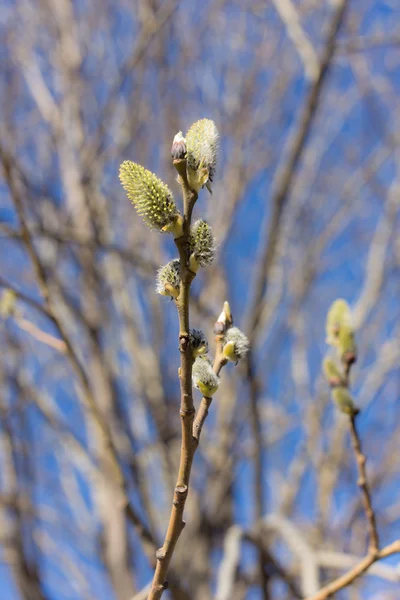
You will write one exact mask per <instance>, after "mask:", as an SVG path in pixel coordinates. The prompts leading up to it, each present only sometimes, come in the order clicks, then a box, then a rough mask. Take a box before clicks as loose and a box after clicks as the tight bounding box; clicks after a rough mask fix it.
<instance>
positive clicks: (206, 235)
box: [190, 219, 216, 267]
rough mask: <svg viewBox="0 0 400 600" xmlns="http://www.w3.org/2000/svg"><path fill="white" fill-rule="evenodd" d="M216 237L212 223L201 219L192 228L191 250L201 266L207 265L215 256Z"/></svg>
mask: <svg viewBox="0 0 400 600" xmlns="http://www.w3.org/2000/svg"><path fill="white" fill-rule="evenodd" d="M215 250H216V244H215V238H214V235H213V232H212V229H211V227H210V225H209V224H208V223H207V222H206V221H203V220H202V219H199V220H198V221H196V222H195V223H194V224H193V225H192V228H191V230H190V252H191V254H192V256H193V259H194V261H195V262H196V264H197V265H198V266H200V267H207V266H208V265H210V264H211V263H212V261H213V260H214V257H215Z"/></svg>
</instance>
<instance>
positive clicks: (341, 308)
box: [326, 298, 352, 346]
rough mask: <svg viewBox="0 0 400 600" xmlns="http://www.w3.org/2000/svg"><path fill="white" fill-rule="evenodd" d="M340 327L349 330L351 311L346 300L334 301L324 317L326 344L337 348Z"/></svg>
mask: <svg viewBox="0 0 400 600" xmlns="http://www.w3.org/2000/svg"><path fill="white" fill-rule="evenodd" d="M342 327H346V328H351V327H352V324H351V311H350V307H349V305H348V304H347V302H346V300H343V299H342V298H339V299H338V300H335V301H334V302H333V303H332V304H331V306H330V308H329V311H328V314H327V317H326V343H327V344H330V345H331V346H337V344H338V336H339V333H340V330H341V328H342Z"/></svg>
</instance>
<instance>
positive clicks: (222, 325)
mask: <svg viewBox="0 0 400 600" xmlns="http://www.w3.org/2000/svg"><path fill="white" fill-rule="evenodd" d="M232 324H233V317H232V312H231V307H230V305H229V302H228V301H227V300H225V302H224V307H223V309H222V311H221V314H220V315H219V317H218V319H217V320H216V322H215V324H214V333H215V335H222V334H223V333H225V331H226V330H227V329H228V328H229V327H231V326H232Z"/></svg>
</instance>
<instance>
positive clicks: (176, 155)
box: [171, 131, 186, 160]
mask: <svg viewBox="0 0 400 600" xmlns="http://www.w3.org/2000/svg"><path fill="white" fill-rule="evenodd" d="M171 156H172V158H173V159H174V160H178V159H182V158H185V156H186V140H185V138H184V137H183V135H182V131H178V133H177V134H176V136H175V137H174V141H173V142H172V148H171Z"/></svg>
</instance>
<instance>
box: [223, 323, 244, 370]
mask: <svg viewBox="0 0 400 600" xmlns="http://www.w3.org/2000/svg"><path fill="white" fill-rule="evenodd" d="M248 351H249V340H248V338H247V336H246V335H245V334H244V333H243V332H242V331H241V330H240V329H239V328H238V327H230V328H229V329H228V330H227V332H226V334H225V337H224V350H223V352H224V356H225V358H227V359H228V360H231V361H233V362H237V361H239V360H240V359H241V358H243V357H244V356H245V355H246V354H247V352H248Z"/></svg>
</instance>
